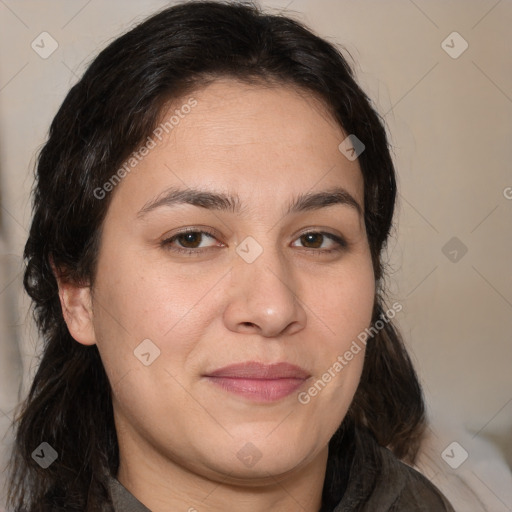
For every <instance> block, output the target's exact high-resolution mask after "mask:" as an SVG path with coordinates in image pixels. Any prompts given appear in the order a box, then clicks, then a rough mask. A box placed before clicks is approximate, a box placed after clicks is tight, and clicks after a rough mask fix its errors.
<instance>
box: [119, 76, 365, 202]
mask: <svg viewBox="0 0 512 512" xmlns="http://www.w3.org/2000/svg"><path fill="white" fill-rule="evenodd" d="M191 105H192V106H191ZM156 134H157V135H158V136H157V135H155V131H154V132H153V134H151V135H150V138H151V139H152V140H153V141H154V143H155V144H154V145H152V146H153V147H152V148H151V149H150V151H149V152H148V153H147V154H146V156H144V158H143V159H141V161H140V162H139V163H138V164H137V166H136V169H135V170H136V172H130V173H129V175H128V176H126V178H124V179H123V180H122V183H121V184H120V185H119V186H118V190H116V191H115V192H116V195H121V196H123V195H129V196H134V195H135V196H137V197H138V198H140V200H139V199H137V200H133V201H130V202H131V203H132V204H133V205H135V204H138V205H139V207H142V206H143V204H140V201H142V200H143V198H144V197H145V201H144V202H147V200H148V199H149V198H150V196H154V195H155V193H161V192H162V191H163V190H165V189H166V188H167V187H170V186H178V185H179V186H180V187H181V188H187V187H190V188H199V187H205V186H207V187H210V188H215V189H216V190H226V191H227V190H229V191H236V192H237V195H238V196H239V197H241V198H245V199H244V202H245V203H248V204H247V205H245V204H244V206H248V205H249V203H251V202H253V203H254V204H255V203H256V202H259V204H261V203H262V202H263V204H264V205H265V206H266V208H269V207H270V206H272V205H273V204H274V203H276V202H282V201H283V200H287V199H288V198H289V197H292V196H293V197H295V196H297V194H300V193H304V192H305V191H314V190H315V189H326V188H330V187H333V186H342V187H344V188H346V189H347V191H348V192H349V193H350V194H351V195H353V196H354V197H356V198H357V199H358V200H359V202H360V205H361V207H363V203H362V199H363V180H362V175H361V171H360V168H359V164H358V162H357V160H356V161H350V160H348V159H347V158H346V157H345V156H344V155H343V154H342V153H341V152H340V151H339V149H338V146H339V144H340V143H341V142H342V141H343V140H344V139H345V137H346V136H347V134H345V133H344V132H343V130H342V128H341V127H340V126H339V124H338V123H337V122H336V121H335V120H334V118H333V117H332V116H331V114H330V113H329V112H328V110H327V108H326V107H325V106H324V105H323V104H322V102H321V101H319V100H318V99H317V98H316V97H315V96H314V95H313V94H311V93H308V92H306V91H303V90H298V89H296V88H293V87H291V86H286V85H283V86H276V85H272V86H270V85H267V84H261V85H256V84H255V85H249V84H245V83H241V82H239V81H236V80H228V79H224V80H218V81H215V82H213V83H211V84H210V85H208V86H206V87H204V88H202V89H199V90H196V91H194V92H193V93H190V94H189V95H187V96H184V97H182V98H180V99H179V100H176V101H173V103H172V105H171V106H169V107H168V108H167V109H166V110H165V111H164V112H163V113H162V116H161V119H160V123H159V125H158V126H157V127H156ZM121 190H123V192H122V191H121ZM114 200H115V201H116V198H114ZM115 201H114V202H115ZM254 204H253V206H254Z"/></svg>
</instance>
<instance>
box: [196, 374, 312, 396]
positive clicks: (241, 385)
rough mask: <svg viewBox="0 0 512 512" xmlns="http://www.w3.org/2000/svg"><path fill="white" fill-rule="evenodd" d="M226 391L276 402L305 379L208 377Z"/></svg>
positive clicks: (295, 388) (291, 391)
mask: <svg viewBox="0 0 512 512" xmlns="http://www.w3.org/2000/svg"><path fill="white" fill-rule="evenodd" d="M206 378H207V379H208V380H209V381H210V382H212V383H214V384H216V385H217V386H220V387H221V388H223V389H225V390H226V391H230V392H231V393H235V394H237V395H241V396H243V397H246V398H249V399H251V400H256V401H260V402H275V401H276V400H280V399H281V398H284V397H285V396H288V395H290V394H291V393H293V392H294V391H295V390H297V389H298V388H299V387H300V386H301V385H302V384H303V383H304V380H303V379H290V378H285V379H246V378H235V377H206Z"/></svg>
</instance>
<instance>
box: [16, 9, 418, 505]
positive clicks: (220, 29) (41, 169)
mask: <svg viewBox="0 0 512 512" xmlns="http://www.w3.org/2000/svg"><path fill="white" fill-rule="evenodd" d="M220 77H229V78H234V79H238V80H241V81H244V82H247V83H262V82H263V83H271V84H275V85H282V86H292V87H296V88H297V87H298V88H300V89H302V90H304V91H306V92H307V93H309V94H312V95H314V96H315V97H317V98H319V99H320V100H321V101H322V102H323V103H324V104H325V105H326V106H327V108H328V110H329V111H330V112H331V113H332V115H333V116H334V118H335V119H336V120H337V122H338V123H339V125H340V126H341V127H342V128H343V130H344V132H345V133H347V134H355V135H356V136H357V137H358V138H359V139H360V140H361V141H362V142H363V143H364V144H365V146H366V148H365V151H364V152H363V153H362V154H360V155H359V164H360V167H361V171H362V175H363V179H364V209H365V217H364V220H365V227H366V231H367V235H368V240H369V246H370V250H371V258H372V262H373V269H374V273H375V280H376V283H377V292H376V296H375V304H374V311H373V321H374V322H375V321H377V319H378V318H379V317H380V316H381V315H383V313H384V310H385V305H384V299H383V297H384V295H383V294H384V285H383V280H384V272H383V268H384V263H383V261H382V254H383V249H384V248H385V245H386V241H387V239H388V236H389V234H390V229H391V228H392V218H393V210H394V204H395V196H396V182H395V170H394V167H393V162H392V158H391V155H390V150H389V145H388V141H387V137H386V131H385V127H384V123H383V121H382V119H381V118H380V117H379V115H378V114H377V112H376V111H375V110H374V108H373V107H372V105H371V101H370V100H369V98H368V97H367V96H366V94H365V93H364V92H363V91H362V90H361V88H360V87H359V86H358V85H357V84H356V82H355V80H354V74H353V71H352V70H351V68H350V66H349V65H348V63H347V61H346V60H345V58H344V57H343V55H342V53H341V51H340V50H339V49H338V48H337V47H335V46H334V45H332V44H330V43H329V42H327V41H325V40H323V39H322V38H320V37H318V36H316V35H315V34H313V33H312V32H311V31H310V30H309V29H307V28H306V27H305V26H303V25H302V24H301V23H299V22H297V21H294V20H292V19H290V18H288V17H287V16H284V15H282V14H270V13H267V12H263V11H262V10H261V9H260V8H258V7H257V6H255V5H252V4H249V3H240V2H236V3H229V2H215V1H200V2H185V3H180V4H177V5H174V6H171V7H169V8H167V9H165V10H163V11H161V12H159V13H157V14H155V15H153V16H152V17H150V18H148V19H147V20H146V21H144V22H142V23H140V24H139V25H137V26H136V27H135V28H133V29H131V30H130V31H128V32H127V33H125V34H124V35H122V36H121V37H119V38H118V39H116V40H114V41H113V42H112V43H111V44H110V45H109V46H108V47H107V48H105V49H104V50H103V51H101V53H99V55H98V56H97V57H96V58H95V59H94V60H93V62H92V63H91V64H90V66H89V67H88V69H87V70H86V72H85V74H84V75H83V77H82V78H81V79H80V80H79V82H78V83H77V84H76V85H75V86H74V87H73V88H72V89H71V90H70V91H69V93H68V94H67V96H66V98H65V99H64V102H63V103H62V106H61V107H60V109H59V111H58V112H57V114H56V116H55V118H54V120H53V122H52V124H51V127H50V131H49V136H48V140H47V142H46V143H45V145H44V147H43V148H42V150H41V151H40V153H39V156H38V161H37V166H36V167H37V168H36V172H35V175H36V176H35V186H34V191H33V220H32V224H31V228H30V234H29V237H28V240H27V243H26V246H25V251H24V257H25V262H26V269H25V274H24V287H25V289H26V291H27V293H28V294H29V295H30V297H31V298H32V301H33V311H34V318H35V321H36V323H37V326H38V329H39V332H40V335H41V338H42V340H43V348H42V356H41V360H40V364H39V367H38V370H37V373H36V375H35V378H34V380H33V383H32V385H31V388H30V391H29V394H28V397H27V398H26V400H25V401H24V402H23V403H22V404H20V406H19V409H18V412H17V414H16V418H15V422H14V425H13V428H14V429H15V434H16V437H15V444H14V449H13V454H12V458H11V467H10V484H9V489H8V494H9V495H8V499H9V506H10V507H12V509H13V510H14V511H16V512H22V511H23V512H36V511H37V512H42V511H47V510H48V511H49V510H52V511H57V510H63V511H64V510H66V511H83V510H99V509H102V510H103V508H102V507H108V506H109V495H108V489H107V486H106V478H105V476H106V475H109V474H110V475H114V476H115V475H116V474H117V469H118V465H119V453H118V443H117V436H116V430H115V426H114V417H113V410H112V401H111V389H110V384H109V381H108V379H107V376H106V373H105V371H104V368H103V365H102V361H101V359H100V356H99V352H98V350H97V347H96V346H95V345H94V346H84V345H81V344H80V343H77V342H76V341H75V340H74V339H73V338H72V337H71V335H70V333H69V331H68V329H67V326H66V323H65V321H64V318H63V314H62V310H61V305H60V301H59V294H58V286H57V281H56V277H55V274H54V271H53V269H57V270H58V272H59V273H60V274H61V275H62V276H63V278H65V279H69V280H71V281H72V282H75V283H79V284H85V285H90V286H93V285H94V277H95V268H96V256H97V252H98V247H99V240H100V234H101V226H102V222H103V220H104V218H105V214H106V212H107V209H108V207H109V201H110V199H111V196H112V193H113V192H112V193H110V194H107V195H106V197H105V198H104V199H102V200H99V199H98V198H97V194H96V195H95V193H94V191H95V190H97V189H98V188H101V187H102V186H103V185H104V184H105V183H106V182H107V181H108V180H109V178H111V177H112V175H113V173H114V172H115V171H116V169H119V168H120V167H121V165H122V164H123V162H124V161H125V160H126V159H127V158H128V157H129V156H130V154H131V153H133V152H134V151H135V150H136V149H137V148H138V147H140V145H141V144H142V143H143V142H144V141H145V140H146V139H147V137H148V136H149V135H150V134H151V133H152V131H153V130H154V129H155V127H156V126H157V124H158V122H159V119H160V117H161V115H162V112H163V109H164V108H165V106H166V105H167V104H168V103H169V101H172V100H173V99H176V98H178V97H182V96H183V95H184V94H186V93H189V92H191V91H193V90H197V89H198V88H201V87H203V86H205V85H206V84H208V83H210V82H211V81H214V80H216V79H218V78H220ZM52 264H53V265H54V267H53V268H52ZM346 421H349V422H351V424H353V425H354V426H355V428H359V429H367V430H368V431H369V432H370V433H371V434H372V435H373V436H374V438H375V439H376V441H377V442H378V444H379V445H381V446H385V447H388V448H389V449H391V450H392V451H393V452H394V454H395V455H396V456H397V457H398V458H401V459H402V460H405V461H406V462H407V461H409V462H413V461H414V458H415V455H416V453H417V450H418V447H419V442H420V439H421V436H422V433H423V430H424V427H425V409H424V402H423V396H422V391H421V387H420V385H419V382H418V378H417V376H416V373H415V371H414V368H413V366H412V364H411V361H410V359H409V357H408V355H407V352H406V350H405V348H404V345H403V342H402V340H401V338H400V335H399V333H398V331H397V330H396V328H395V327H394V326H393V322H392V321H387V322H385V325H384V327H383V328H381V329H380V330H378V332H376V333H374V335H373V336H372V337H371V338H370V339H369V341H368V344H367V349H366V354H365V362H364V368H363V373H362V377H361V381H360V384H359V387H358V389H357V392H356V394H355V397H354V400H353V403H352V405H351V407H350V409H349V411H348V413H347V418H346ZM340 435H342V429H341V428H340V429H339V430H338V432H336V434H335V435H334V437H333V438H332V439H331V442H330V450H329V458H330V459H331V458H332V457H335V456H336V454H335V453H334V452H335V449H336V447H337V446H339V443H338V441H339V439H338V437H339V436H340ZM41 442H47V443H49V444H50V445H51V446H52V447H55V448H56V450H58V458H57V459H56V460H55V461H54V462H53V463H52V464H51V465H50V466H49V467H48V468H47V469H43V468H41V467H40V466H39V465H38V464H37V463H36V462H35V461H34V460H33V458H32V453H33V452H34V450H35V449H36V448H37V447H38V446H39V445H40V444H41ZM105 510H106V509H105Z"/></svg>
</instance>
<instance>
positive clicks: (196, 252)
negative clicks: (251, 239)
mask: <svg viewBox="0 0 512 512" xmlns="http://www.w3.org/2000/svg"><path fill="white" fill-rule="evenodd" d="M188 233H199V234H205V235H208V236H209V237H211V238H216V236H215V234H214V233H213V232H211V231H208V230H206V229H196V228H188V229H185V230H184V231H181V232H180V233H176V234H175V235H173V236H171V237H169V238H166V239H165V240H162V242H161V243H160V245H161V246H162V247H163V248H165V249H167V250H169V251H173V252H177V253H181V254H187V255H189V256H199V255H201V254H203V253H205V252H206V251H208V250H209V249H215V247H207V248H203V249H185V248H183V247H171V243H172V242H174V241H175V240H176V239H177V238H179V237H180V236H182V235H186V234H188ZM306 235H323V236H324V237H326V238H328V239H329V240H332V241H333V242H335V243H336V244H338V247H337V248H335V249H312V248H310V247H304V250H306V251H308V252H310V253H315V255H321V254H331V253H334V252H340V251H342V250H344V249H346V248H347V246H348V244H347V242H346V241H345V240H344V239H343V238H341V237H339V236H337V235H334V234H332V233H329V232H326V231H306V232H305V233H301V234H300V235H299V237H298V238H301V237H303V236H306ZM298 238H297V239H298Z"/></svg>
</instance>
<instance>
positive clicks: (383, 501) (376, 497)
mask: <svg viewBox="0 0 512 512" xmlns="http://www.w3.org/2000/svg"><path fill="white" fill-rule="evenodd" d="M333 448H336V452H335V453H336V454H338V456H333V455H332V451H333ZM329 452H330V454H331V455H330V456H329V461H328V464H327V471H326V478H325V482H324V489H323V494H322V498H323V504H322V509H321V512H355V511H357V512H454V509H453V507H452V506H451V505H450V503H449V502H448V500H447V499H446V498H445V497H444V496H443V495H442V494H441V492H440V491H439V490H438V489H437V488H436V487H435V486H434V485H433V484H432V483H431V482H429V481H428V480H427V479H426V478H425V477H424V476H423V475H421V474H420V473H418V472H417V471H416V470H414V469H413V468H411V467H409V466H407V465H406V464H404V463H402V462H400V461H399V460H398V459H397V458H396V457H395V456H394V455H393V454H392V453H391V451H389V450H388V449H386V448H382V447H380V446H379V445H378V444H377V442H376V441H375V439H374V438H373V436H372V435H370V434H369V433H367V432H364V431H361V430H359V429H357V430H355V431H353V432H350V433H346V434H344V436H343V441H342V442H341V443H340V444H339V445H338V446H336V447H333V446H331V444H330V445H329ZM109 487H110V494H111V497H112V502H113V505H114V510H115V511H116V512H151V511H150V509H148V508H147V507H145V506H144V505H143V504H142V503H141V502H140V501H138V500H137V499H136V498H135V497H134V496H133V495H132V494H131V493H130V492H128V491H127V490H126V489H125V488H124V487H123V486H122V485H121V484H120V483H119V482H118V480H116V479H115V478H111V480H110V482H109Z"/></svg>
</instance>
